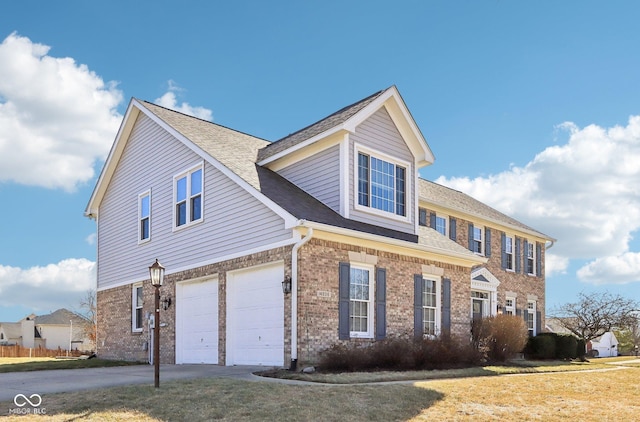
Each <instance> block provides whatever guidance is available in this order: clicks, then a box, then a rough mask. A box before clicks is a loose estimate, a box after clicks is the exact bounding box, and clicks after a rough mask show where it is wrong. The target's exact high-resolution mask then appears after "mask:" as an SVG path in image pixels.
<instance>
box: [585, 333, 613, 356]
mask: <svg viewBox="0 0 640 422" xmlns="http://www.w3.org/2000/svg"><path fill="white" fill-rule="evenodd" d="M618 344H619V342H618V339H617V338H616V336H615V334H613V333H612V332H611V331H607V332H606V333H604V334H603V335H601V336H600V337H597V338H594V339H593V340H591V341H589V342H588V343H587V353H591V355H592V356H594V357H599V358H609V357H613V356H618Z"/></svg>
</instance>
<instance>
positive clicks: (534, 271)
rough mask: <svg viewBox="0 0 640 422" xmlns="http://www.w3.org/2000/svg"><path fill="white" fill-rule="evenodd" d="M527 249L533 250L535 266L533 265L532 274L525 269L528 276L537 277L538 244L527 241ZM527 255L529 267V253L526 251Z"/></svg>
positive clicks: (532, 257)
mask: <svg viewBox="0 0 640 422" xmlns="http://www.w3.org/2000/svg"><path fill="white" fill-rule="evenodd" d="M527 247H528V248H530V249H531V259H532V260H533V265H531V272H529V271H528V268H525V271H527V275H532V276H535V275H536V242H531V241H530V240H529V239H527ZM525 253H526V254H527V255H526V261H525V263H526V266H527V267H529V251H525Z"/></svg>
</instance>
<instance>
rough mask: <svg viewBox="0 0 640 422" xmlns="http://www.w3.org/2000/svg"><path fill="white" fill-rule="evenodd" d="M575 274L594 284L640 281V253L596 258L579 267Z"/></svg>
mask: <svg viewBox="0 0 640 422" xmlns="http://www.w3.org/2000/svg"><path fill="white" fill-rule="evenodd" d="M577 275H578V279H580V281H583V282H585V283H590V284H595V285H601V284H627V283H631V282H636V281H640V253H636V252H627V253H624V254H622V255H619V256H606V257H604V258H598V259H596V260H595V261H593V262H590V263H589V264H587V265H585V266H584V267H582V268H580V269H579V270H578V272H577Z"/></svg>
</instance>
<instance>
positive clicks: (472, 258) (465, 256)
mask: <svg viewBox="0 0 640 422" xmlns="http://www.w3.org/2000/svg"><path fill="white" fill-rule="evenodd" d="M299 227H311V228H313V229H314V230H319V231H325V232H327V233H333V234H338V235H342V236H349V237H354V238H358V239H363V240H369V241H372V242H377V243H382V244H386V245H390V246H395V247H402V248H407V249H412V250H415V251H420V252H426V253H433V254H437V255H442V256H448V257H451V258H455V259H459V260H464V261H467V262H469V263H473V264H476V265H477V264H486V263H487V262H488V261H489V260H488V259H487V258H484V257H482V256H479V255H475V254H471V253H461V252H456V251H451V250H447V249H441V248H437V247H433V246H425V245H421V244H419V243H413V242H407V241H405V240H400V239H394V238H391V237H386V236H380V235H376V234H371V233H365V232H361V231H357V230H350V229H345V228H342V227H336V226H331V225H328V224H323V223H316V222H313V221H300V222H299Z"/></svg>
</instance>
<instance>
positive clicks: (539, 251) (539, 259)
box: [536, 242, 542, 277]
mask: <svg viewBox="0 0 640 422" xmlns="http://www.w3.org/2000/svg"><path fill="white" fill-rule="evenodd" d="M536 275H537V276H538V277H542V245H541V244H540V243H539V242H536Z"/></svg>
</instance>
